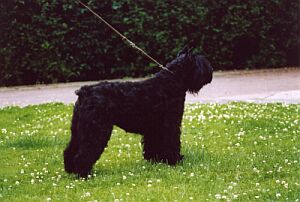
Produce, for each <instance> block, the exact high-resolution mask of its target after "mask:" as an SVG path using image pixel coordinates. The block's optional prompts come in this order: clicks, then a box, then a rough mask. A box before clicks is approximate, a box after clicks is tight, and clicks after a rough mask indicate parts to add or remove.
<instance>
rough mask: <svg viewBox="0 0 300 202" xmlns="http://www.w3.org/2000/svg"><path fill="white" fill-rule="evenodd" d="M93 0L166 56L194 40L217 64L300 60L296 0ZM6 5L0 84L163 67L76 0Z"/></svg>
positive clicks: (16, 0)
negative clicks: (123, 40)
mask: <svg viewBox="0 0 300 202" xmlns="http://www.w3.org/2000/svg"><path fill="white" fill-rule="evenodd" d="M86 2H87V1H86ZM87 3H88V5H89V6H90V7H91V8H92V9H94V10H95V11H97V12H98V13H100V14H101V15H102V16H103V17H104V18H105V19H107V20H108V21H109V22H111V23H112V24H113V25H114V26H115V27H116V28H117V29H119V30H120V31H121V32H123V33H124V34H125V35H126V36H128V37H129V38H130V39H131V40H132V41H134V42H135V43H136V44H137V45H139V46H140V47H142V48H144V49H145V50H147V52H148V53H149V54H150V55H152V56H153V57H155V58H156V59H157V60H158V61H160V62H162V63H166V62H167V61H169V60H170V59H172V58H173V57H174V56H175V55H176V53H177V51H178V50H179V49H180V48H181V47H183V46H184V44H186V43H187V42H190V41H193V43H194V44H195V46H196V51H197V52H200V53H202V54H204V55H206V56H207V57H208V58H209V59H210V60H211V62H212V63H213V66H214V67H215V69H222V70H224V69H233V68H235V69H239V68H260V67H264V68H265V67H280V66H295V65H299V16H298V15H299V1H298V0H268V1H261V0H252V1H240V0H230V1H229V0H228V1H215V0H199V1H195V0H184V1H179V0H178V1H164V0H156V1H153V0H143V1H134V0H119V1H112V0H101V1H99V0H98V1H97V0H89V1H88V2H87ZM0 9H1V10H0V48H1V49H0V85H15V84H32V83H49V82H58V81H76V80H95V79H103V78H116V77H124V76H134V77H135V76H142V75H145V74H149V73H154V72H156V71H158V70H159V69H158V68H156V67H154V66H155V65H154V64H152V63H151V62H150V61H149V60H148V59H147V58H145V57H144V56H142V55H140V54H138V53H137V52H136V51H135V50H132V49H131V48H130V47H129V46H127V45H126V44H124V43H123V42H122V40H121V39H120V38H119V37H118V36H117V35H116V34H114V33H112V32H111V30H109V29H108V28H107V27H106V26H105V25H104V24H103V23H101V22H99V21H98V20H97V19H96V18H95V17H94V16H92V15H91V13H90V12H88V11H87V10H86V9H85V8H83V7H82V6H80V5H79V4H77V3H75V1H74V0H64V1H60V0H24V1H21V0H10V1H1V2H0Z"/></svg>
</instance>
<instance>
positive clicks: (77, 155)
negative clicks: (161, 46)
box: [64, 48, 213, 177]
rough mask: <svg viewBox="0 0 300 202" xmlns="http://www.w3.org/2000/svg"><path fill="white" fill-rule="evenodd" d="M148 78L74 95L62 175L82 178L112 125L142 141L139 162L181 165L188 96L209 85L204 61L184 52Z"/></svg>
mask: <svg viewBox="0 0 300 202" xmlns="http://www.w3.org/2000/svg"><path fill="white" fill-rule="evenodd" d="M166 68H167V69H168V70H166V69H163V70H161V71H160V72H158V73H157V74H156V75H155V76H154V77H153V78H150V79H147V80H144V81H139V82H101V83H98V84H96V85H91V86H83V87H82V88H81V89H80V90H78V91H76V94H77V95H78V100H77V102H76V104H75V107H74V114H73V118H72V127H71V131H72V136H71V141H70V143H69V145H68V147H67V148H66V150H65V151H64V164H65V170H66V172H68V173H75V174H77V175H78V176H80V177H87V175H88V174H89V173H90V172H91V169H92V167H93V165H94V163H95V162H96V161H97V160H98V159H99V157H100V155H101V154H102V152H103V150H104V148H105V147H106V146H107V142H108V141H109V139H110V136H111V132H112V129H113V125H117V126H119V127H120V128H123V129H124V130H125V131H127V132H133V133H139V134H141V135H143V146H144V152H143V155H144V158H145V159H146V160H149V161H153V162H164V163H167V164H170V165H174V164H176V163H177V162H178V161H180V160H182V158H183V156H182V155H181V154H180V133H181V132H180V126H181V120H182V115H183V110H184V100H185V94H186V92H187V91H189V92H191V93H197V92H198V91H199V90H200V89H201V88H202V86H204V85H205V84H207V83H209V82H211V80H212V72H213V69H212V67H211V65H210V63H209V61H208V60H207V59H205V58H204V57H203V56H200V55H195V54H192V53H191V52H190V50H188V48H185V49H184V50H183V51H181V52H180V53H179V54H178V56H177V57H176V58H175V59H174V60H173V61H171V62H170V63H169V64H167V66H166Z"/></svg>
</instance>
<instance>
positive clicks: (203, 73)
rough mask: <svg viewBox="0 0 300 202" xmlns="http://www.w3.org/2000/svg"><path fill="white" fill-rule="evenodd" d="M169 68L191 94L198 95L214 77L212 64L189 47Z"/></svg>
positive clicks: (181, 52)
mask: <svg viewBox="0 0 300 202" xmlns="http://www.w3.org/2000/svg"><path fill="white" fill-rule="evenodd" d="M167 68H168V69H169V70H170V71H172V72H173V73H174V74H175V76H177V77H178V78H181V79H182V80H183V81H184V83H185V85H186V86H187V90H188V91H189V92H191V93H197V92H198V91H199V90H200V89H201V88H202V87H203V86H204V85H206V84H208V83H210V82H211V81H212V77H213V68H212V66H211V64H210V62H209V61H208V60H207V59H206V58H205V57H204V56H202V55H196V54H193V53H192V49H191V48H189V47H187V46H186V47H185V48H184V49H183V50H182V51H180V52H179V53H178V55H177V57H176V58H175V59H174V60H172V61H171V62H170V63H169V64H168V65H167Z"/></svg>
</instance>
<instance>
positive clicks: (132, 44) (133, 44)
mask: <svg viewBox="0 0 300 202" xmlns="http://www.w3.org/2000/svg"><path fill="white" fill-rule="evenodd" d="M77 2H78V3H80V4H81V5H82V6H84V7H85V8H87V9H88V10H89V11H90V12H91V13H93V14H94V15H95V16H96V17H97V18H98V19H100V20H101V21H102V22H103V23H105V24H106V25H107V26H108V27H109V28H110V29H112V30H113V31H114V32H115V33H116V34H118V35H119V36H120V37H121V38H122V40H123V41H124V40H125V41H127V42H128V44H129V45H130V46H131V47H132V48H134V49H136V50H138V51H139V52H140V53H142V54H143V55H145V56H146V57H147V58H149V59H150V60H152V61H153V62H154V63H155V64H157V65H158V66H159V67H160V68H162V69H164V70H167V71H168V72H170V73H173V72H172V71H170V70H169V69H168V68H166V67H165V66H163V65H162V64H160V63H159V62H158V61H157V60H155V59H154V58H153V57H151V56H150V55H149V54H148V53H146V52H145V51H144V50H143V49H141V48H140V47H138V46H137V45H135V43H133V42H132V41H131V40H129V39H128V38H127V37H126V36H124V35H123V34H121V32H119V31H118V30H117V29H116V28H114V27H113V26H112V25H111V24H109V23H108V22H107V21H106V20H104V19H103V18H102V17H101V16H100V15H99V14H97V13H96V12H95V11H93V10H92V9H91V8H90V7H88V6H87V5H85V4H84V3H82V2H81V1H77Z"/></svg>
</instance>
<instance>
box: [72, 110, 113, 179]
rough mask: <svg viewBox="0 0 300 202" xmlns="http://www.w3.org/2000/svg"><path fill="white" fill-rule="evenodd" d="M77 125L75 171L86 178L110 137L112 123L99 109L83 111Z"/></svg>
mask: <svg viewBox="0 0 300 202" xmlns="http://www.w3.org/2000/svg"><path fill="white" fill-rule="evenodd" d="M81 115H83V117H82V118H81V120H80V123H79V124H80V126H79V131H78V132H79V149H78V152H77V154H76V155H75V158H74V165H75V173H76V174H78V176H80V177H84V178H86V177H87V176H88V175H89V174H90V173H91V170H92V167H93V165H94V164H95V162H96V161H97V160H98V159H99V158H100V156H101V154H102V152H103V151H104V149H105V147H106V146H107V143H108V141H109V139H110V136H111V132H112V128H113V124H112V123H111V122H110V121H108V120H107V117H108V116H104V115H103V114H101V113H100V112H99V111H98V112H96V111H92V112H89V111H87V112H84V113H82V114H81ZM100 116H101V117H100Z"/></svg>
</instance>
